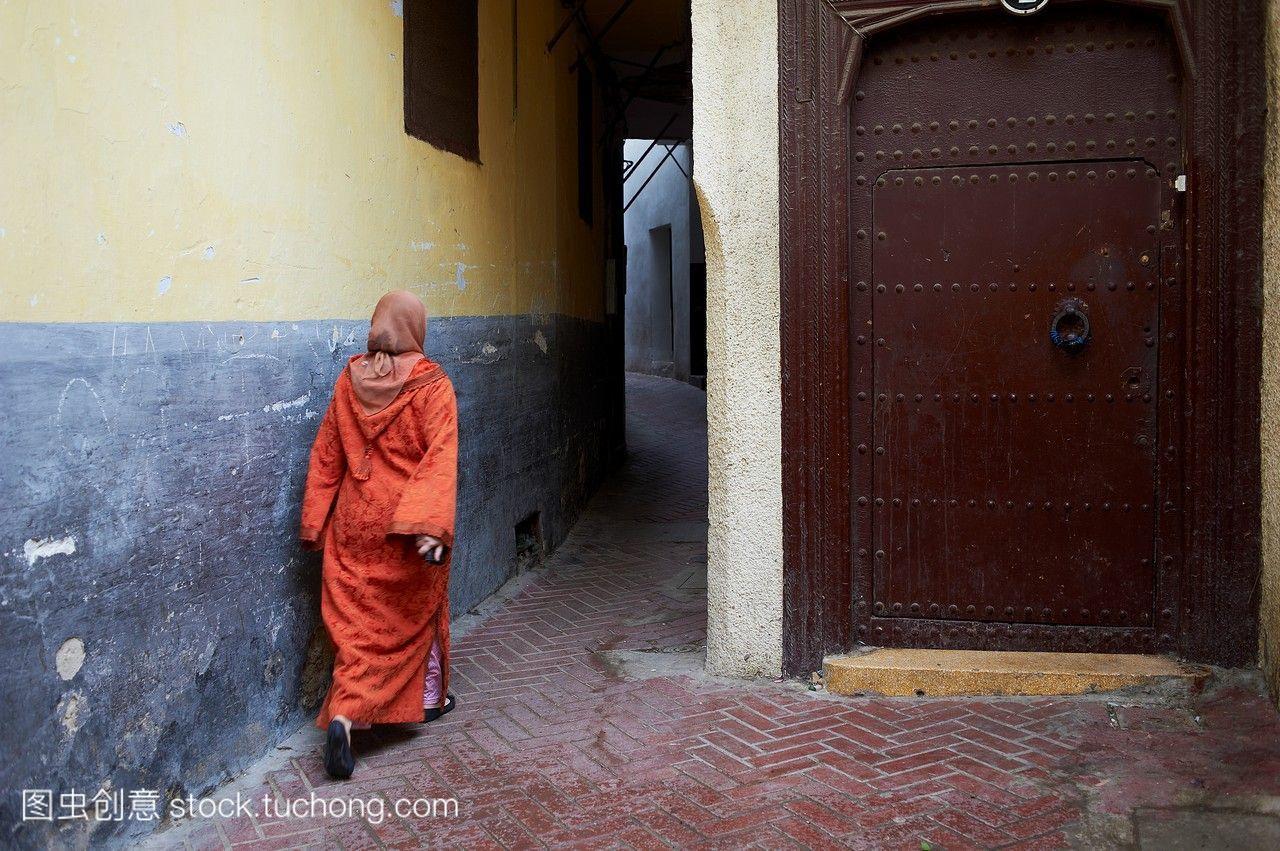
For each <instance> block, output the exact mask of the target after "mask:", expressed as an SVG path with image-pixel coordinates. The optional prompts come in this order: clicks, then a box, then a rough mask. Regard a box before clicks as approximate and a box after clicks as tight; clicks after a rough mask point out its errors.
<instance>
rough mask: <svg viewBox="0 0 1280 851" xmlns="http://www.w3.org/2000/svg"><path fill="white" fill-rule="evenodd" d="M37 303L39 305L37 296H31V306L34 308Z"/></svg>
mask: <svg viewBox="0 0 1280 851" xmlns="http://www.w3.org/2000/svg"><path fill="white" fill-rule="evenodd" d="M39 303H40V296H39V295H38V294H33V295H32V296H31V306H32V307H35V306H36V305H37V304H39Z"/></svg>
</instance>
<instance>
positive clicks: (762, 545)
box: [693, 0, 782, 676]
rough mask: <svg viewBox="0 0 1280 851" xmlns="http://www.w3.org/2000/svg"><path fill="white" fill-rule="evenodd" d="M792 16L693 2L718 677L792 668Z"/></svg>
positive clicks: (711, 599)
mask: <svg viewBox="0 0 1280 851" xmlns="http://www.w3.org/2000/svg"><path fill="white" fill-rule="evenodd" d="M777 32H778V7H777V4H776V3H773V2H763V3H725V2H723V0H693V145H694V173H693V179H694V186H695V189H696V190H697V193H698V200H699V203H700V204H701V207H702V219H703V228H704V230H705V237H706V251H707V429H708V438H709V440H708V444H709V446H708V452H707V456H708V457H707V461H708V464H709V472H710V476H709V478H710V483H709V486H710V518H709V519H710V530H709V534H708V541H707V596H708V599H707V668H708V669H709V670H710V671H712V672H713V673H718V674H730V675H737V676H759V675H771V676H776V675H777V674H779V673H780V672H781V669H782V465H781V456H782V424H781V371H780V357H779V339H778V309H779V308H778V281H779V264H778V48H777V44H778V38H777Z"/></svg>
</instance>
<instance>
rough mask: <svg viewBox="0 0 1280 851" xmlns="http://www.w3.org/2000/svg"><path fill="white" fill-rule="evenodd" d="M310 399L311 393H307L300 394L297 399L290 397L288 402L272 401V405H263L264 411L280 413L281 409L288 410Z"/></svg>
mask: <svg viewBox="0 0 1280 851" xmlns="http://www.w3.org/2000/svg"><path fill="white" fill-rule="evenodd" d="M310 401H311V394H310V393H305V394H303V395H301V396H299V397H298V398H297V399H290V400H289V401H287V402H272V403H271V404H270V405H263V406H262V412H263V413H279V412H280V411H287V410H288V409H289V408H297V407H300V406H302V405H305V404H307V403H308V402H310Z"/></svg>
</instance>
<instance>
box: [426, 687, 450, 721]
mask: <svg viewBox="0 0 1280 851" xmlns="http://www.w3.org/2000/svg"><path fill="white" fill-rule="evenodd" d="M455 703H456V701H455V700H454V699H453V695H451V694H446V695H445V696H444V708H437V707H435V706H433V707H431V708H430V709H428V710H427V719H426V720H428V721H434V720H436V719H437V718H439V717H440V716H441V715H448V714H449V713H450V712H452V711H453V707H454V704H455Z"/></svg>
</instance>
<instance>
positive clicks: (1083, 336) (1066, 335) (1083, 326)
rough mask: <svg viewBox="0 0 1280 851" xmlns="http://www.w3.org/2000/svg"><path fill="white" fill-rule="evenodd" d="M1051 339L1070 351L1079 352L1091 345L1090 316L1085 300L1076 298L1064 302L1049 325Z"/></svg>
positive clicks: (1061, 347) (1055, 343)
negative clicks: (1086, 311) (1086, 309)
mask: <svg viewBox="0 0 1280 851" xmlns="http://www.w3.org/2000/svg"><path fill="white" fill-rule="evenodd" d="M1049 339H1050V340H1051V341H1052V342H1053V344H1054V345H1055V346H1057V347H1058V348H1060V349H1064V350H1066V351H1068V352H1078V351H1080V350H1081V349H1083V348H1084V347H1085V346H1087V345H1089V316H1088V314H1087V313H1085V306H1084V302H1082V301H1080V300H1079V299H1074V298H1073V299H1069V300H1067V301H1065V302H1063V304H1062V306H1061V307H1059V308H1058V312H1057V313H1055V314H1054V315H1053V322H1052V323H1050V325H1049Z"/></svg>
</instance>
